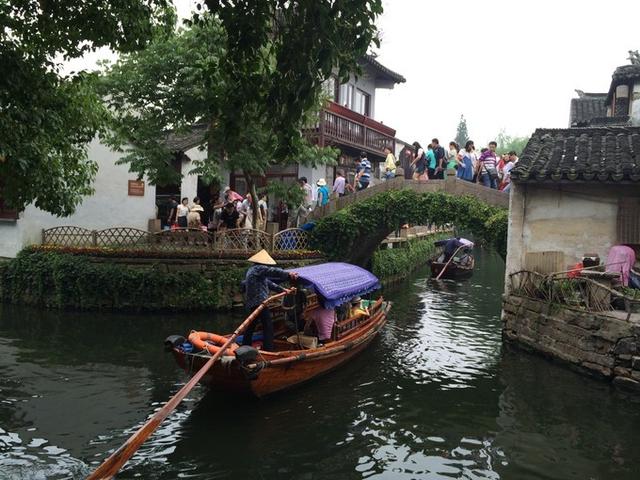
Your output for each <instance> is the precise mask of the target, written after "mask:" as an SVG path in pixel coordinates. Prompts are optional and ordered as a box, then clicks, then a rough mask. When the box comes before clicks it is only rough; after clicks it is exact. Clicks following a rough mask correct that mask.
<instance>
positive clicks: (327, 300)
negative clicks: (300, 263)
mask: <svg viewBox="0 0 640 480" xmlns="http://www.w3.org/2000/svg"><path fill="white" fill-rule="evenodd" d="M287 271H288V272H296V273H297V274H298V278H299V281H300V282H301V284H302V285H303V286H304V287H307V288H312V289H313V290H314V291H315V292H316V293H317V294H319V295H321V296H322V297H323V298H324V302H323V305H324V307H325V308H334V307H337V306H338V305H342V304H343V303H345V302H348V301H349V300H351V299H352V298H353V297H357V296H361V295H365V294H367V293H369V292H373V291H375V290H378V289H380V281H379V280H378V278H377V277H376V276H375V275H374V274H373V273H371V272H369V271H368V270H365V269H364V268H360V267H357V266H355V265H351V264H349V263H340V262H329V263H322V264H319V265H311V266H308V267H301V268H291V269H289V270H287Z"/></svg>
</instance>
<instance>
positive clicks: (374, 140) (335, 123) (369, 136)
mask: <svg viewBox="0 0 640 480" xmlns="http://www.w3.org/2000/svg"><path fill="white" fill-rule="evenodd" d="M395 133H396V131H395V130H394V129H392V128H390V127H388V126H386V125H384V124H382V123H380V122H376V121H375V120H373V119H372V118H369V117H367V116H365V115H361V114H359V113H356V112H354V111H352V110H349V109H348V108H346V107H342V106H340V105H338V104H337V103H334V102H329V103H328V105H327V107H326V108H324V109H323V110H322V112H321V114H320V122H319V124H318V132H317V134H318V135H319V137H320V143H321V145H325V144H329V143H339V144H344V145H349V146H351V147H354V148H357V149H360V150H365V151H368V152H372V153H377V154H379V155H383V154H384V147H385V146H389V148H391V149H392V151H393V150H394V148H395Z"/></svg>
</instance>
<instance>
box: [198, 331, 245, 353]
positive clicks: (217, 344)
mask: <svg viewBox="0 0 640 480" xmlns="http://www.w3.org/2000/svg"><path fill="white" fill-rule="evenodd" d="M227 340H229V339H228V338H226V337H223V336H222V335H217V334H215V333H209V332H197V331H195V330H192V331H191V333H190V334H189V342H191V343H192V344H193V346H194V347H196V348H197V349H199V350H206V351H207V352H209V353H210V354H211V355H215V354H216V353H218V352H219V351H220V349H221V348H222V346H223V345H224V344H225V343H226V342H227ZM237 348H238V344H237V343H235V342H234V343H232V344H231V345H229V348H227V349H226V350H225V351H224V355H229V356H233V355H235V351H236V350H237Z"/></svg>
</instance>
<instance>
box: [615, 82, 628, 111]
mask: <svg viewBox="0 0 640 480" xmlns="http://www.w3.org/2000/svg"><path fill="white" fill-rule="evenodd" d="M628 115H629V86H628V85H618V86H617V87H616V103H615V105H614V116H615V117H626V116H628Z"/></svg>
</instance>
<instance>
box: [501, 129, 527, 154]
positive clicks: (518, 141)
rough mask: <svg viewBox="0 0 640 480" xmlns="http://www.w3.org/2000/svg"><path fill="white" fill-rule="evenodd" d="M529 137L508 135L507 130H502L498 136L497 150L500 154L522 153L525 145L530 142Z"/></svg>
mask: <svg viewBox="0 0 640 480" xmlns="http://www.w3.org/2000/svg"><path fill="white" fill-rule="evenodd" d="M529 138H530V137H514V136H512V135H508V134H507V132H506V131H505V130H502V131H500V133H499V134H498V136H497V137H496V143H497V144H498V148H497V149H496V151H497V152H498V154H500V155H502V154H504V153H509V152H516V154H518V155H521V154H522V151H523V150H524V147H526V146H527V143H528V142H529Z"/></svg>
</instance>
